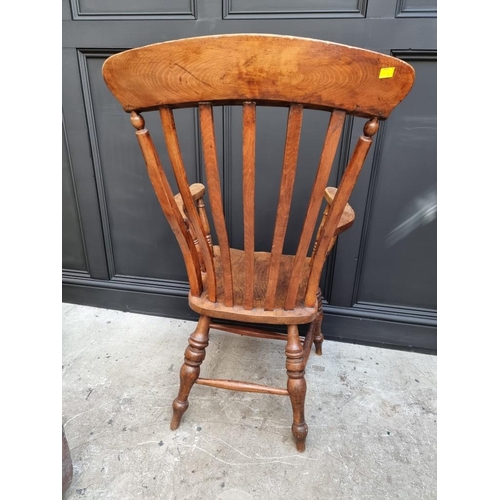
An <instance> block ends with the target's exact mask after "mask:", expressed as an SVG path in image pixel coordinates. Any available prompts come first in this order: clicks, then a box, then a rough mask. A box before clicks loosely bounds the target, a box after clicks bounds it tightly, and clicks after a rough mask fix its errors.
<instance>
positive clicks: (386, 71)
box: [378, 67, 396, 78]
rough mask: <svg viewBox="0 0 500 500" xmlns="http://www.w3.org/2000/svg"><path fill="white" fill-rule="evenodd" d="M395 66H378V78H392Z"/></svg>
mask: <svg viewBox="0 0 500 500" xmlns="http://www.w3.org/2000/svg"><path fill="white" fill-rule="evenodd" d="M395 69H396V68H394V67H393V68H380V73H379V74H378V77H379V78H392V77H393V76H394V70H395Z"/></svg>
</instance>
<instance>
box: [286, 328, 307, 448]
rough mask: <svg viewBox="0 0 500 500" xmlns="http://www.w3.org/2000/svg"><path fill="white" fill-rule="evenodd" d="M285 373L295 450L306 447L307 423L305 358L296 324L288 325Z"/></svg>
mask: <svg viewBox="0 0 500 500" xmlns="http://www.w3.org/2000/svg"><path fill="white" fill-rule="evenodd" d="M285 352H286V373H287V375H288V384H287V389H288V394H289V396H290V401H291V403H292V410H293V424H292V433H293V435H294V436H295V439H296V444H297V450H298V451H304V450H305V449H306V436H307V424H306V422H305V419H304V403H305V399H306V389H307V387H306V380H305V378H304V370H305V360H304V352H303V349H302V344H301V343H300V338H299V329H298V327H297V325H288V340H287V344H286V350H285Z"/></svg>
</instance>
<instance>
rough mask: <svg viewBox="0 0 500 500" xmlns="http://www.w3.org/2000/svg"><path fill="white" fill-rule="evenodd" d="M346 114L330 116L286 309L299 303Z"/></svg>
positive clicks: (294, 265) (341, 112) (295, 261)
mask: <svg viewBox="0 0 500 500" xmlns="http://www.w3.org/2000/svg"><path fill="white" fill-rule="evenodd" d="M344 120H345V112H344V111H338V110H335V111H333V112H332V114H331V115H330V121H329V123H328V128H327V131H326V137H325V142H324V144H323V150H322V152H321V157H320V161H319V165H318V170H317V172H316V178H315V179H314V184H313V189H312V192H311V197H310V199H309V205H308V207H307V212H306V217H305V219H304V224H303V226H302V233H301V235H300V240H299V244H298V247H297V252H296V254H295V259H294V261H293V268H292V273H291V278H290V283H289V285H288V292H287V296H286V299H285V309H293V308H294V307H295V304H296V301H297V293H298V291H299V286H300V283H301V280H302V273H303V269H304V265H305V263H306V257H307V250H308V248H309V245H310V243H311V238H312V235H313V232H314V226H315V223H316V220H317V219H318V213H319V210H320V208H321V201H322V196H323V192H324V190H325V188H326V184H327V182H328V177H329V176H330V172H331V170H332V165H333V159H334V157H335V152H336V151H337V145H338V143H339V139H340V136H341V134H342V127H343V125H344Z"/></svg>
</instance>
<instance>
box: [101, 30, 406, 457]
mask: <svg viewBox="0 0 500 500" xmlns="http://www.w3.org/2000/svg"><path fill="white" fill-rule="evenodd" d="M103 76H104V80H105V81H106V84H107V85H108V87H109V89H110V90H111V92H112V93H113V94H114V96H115V97H116V98H117V99H118V101H119V102H120V103H121V105H122V106H123V109H124V110H125V111H126V112H128V113H130V114H131V121H132V125H133V126H134V127H135V128H136V129H137V131H136V136H137V139H138V141H139V145H140V148H141V150H142V154H143V156H144V160H145V163H146V167H147V171H148V174H149V177H150V179H151V182H152V185H153V187H154V190H155V193H156V196H157V197H158V200H159V202H160V205H161V208H162V210H163V212H164V214H165V217H166V218H167V220H168V222H169V223H170V225H171V227H172V230H173V232H174V233H175V236H176V238H177V241H178V243H179V246H180V249H181V251H182V254H183V257H184V260H185V264H186V269H187V275H188V279H189V286H190V292H189V299H188V300H189V305H190V307H191V308H192V309H193V310H194V311H196V312H197V313H199V314H200V319H199V321H198V325H197V327H196V329H195V331H194V333H192V334H191V336H190V338H189V345H188V347H187V349H186V351H185V359H184V364H183V366H182V368H181V370H180V389H179V394H178V396H177V398H176V399H175V400H174V402H173V418H172V421H171V428H172V429H176V428H177V427H178V426H179V423H180V420H181V417H182V415H183V414H184V412H185V411H186V410H187V408H188V395H189V392H190V390H191V388H192V386H193V384H194V383H198V384H201V385H208V386H212V387H219V388H223V389H232V390H236V391H248V392H261V393H268V394H277V395H282V396H289V397H290V400H291V405H292V410H293V424H292V433H293V435H294V436H295V438H296V444H297V450H299V451H304V449H305V439H306V435H307V424H306V422H305V419H304V400H305V394H306V381H305V379H304V372H305V367H306V362H307V359H308V357H309V353H310V350H311V345H312V343H313V342H314V345H315V349H316V353H317V354H321V345H322V342H323V335H322V333H321V321H322V317H323V314H322V308H321V300H322V299H321V291H320V290H319V281H320V275H321V271H322V268H323V265H324V263H325V260H326V258H327V255H328V253H329V252H330V250H331V248H332V246H333V244H334V242H335V240H336V238H337V236H338V235H339V234H340V233H341V232H342V231H345V230H346V229H347V228H349V227H350V226H351V225H352V223H353V221H354V211H353V210H352V208H351V207H350V206H349V205H348V203H347V202H348V200H349V196H350V195H351V192H352V190H353V188H354V185H355V183H356V180H357V178H358V175H359V173H360V170H361V167H362V165H363V162H364V160H365V158H366V156H367V153H368V150H369V148H370V146H371V144H372V141H373V139H372V138H373V136H374V134H375V133H376V132H377V130H378V127H379V121H380V120H384V119H386V118H387V117H388V116H389V114H390V113H391V111H392V110H393V108H394V107H395V106H396V105H397V104H398V103H399V102H401V101H402V99H404V97H405V96H406V95H407V93H408V92H409V91H410V89H411V87H412V84H413V79H414V70H413V68H412V67H411V66H410V65H408V64H407V63H405V62H403V61H401V60H399V59H396V58H394V57H390V56H387V55H383V54H378V53H376V52H371V51H368V50H362V49H359V48H354V47H348V46H345V45H339V44H336V43H331V42H324V41H319V40H312V39H305V38H297V37H291V36H276V35H257V34H242V35H220V36H219V35H217V36H206V37H198V38H187V39H183V40H176V41H170V42H164V43H158V44H154V45H149V46H146V47H141V48H137V49H132V50H127V51H125V52H122V53H120V54H117V55H114V56H111V57H110V58H109V59H107V60H106V62H105V64H104V66H103ZM217 105H236V106H242V108H243V130H242V134H243V165H242V168H243V186H242V187H243V200H242V203H243V214H244V248H243V249H242V250H241V249H236V248H230V246H229V241H228V234H227V230H226V224H225V218H224V211H223V205H222V194H221V185H220V180H219V166H218V162H217V155H216V143H215V132H214V119H213V106H217ZM257 105H266V106H286V107H288V123H287V131H286V141H285V151H284V159H283V166H282V174H281V188H280V194H279V204H278V209H277V214H276V219H275V227H274V237H273V241H272V247H271V252H256V251H255V248H254V241H255V234H254V233H255V221H254V214H255V203H254V201H255V200H254V198H255V130H256V126H255V124H256V106H257ZM179 107H198V110H199V120H200V128H201V136H202V146H203V154H204V161H205V172H206V179H207V188H208V189H207V190H208V198H209V202H210V207H211V212H212V217H213V224H214V226H215V232H216V234H217V240H218V245H213V244H212V237H211V229H210V226H209V222H208V218H207V215H206V212H205V205H204V199H203V197H204V194H205V186H203V185H202V184H193V185H191V186H190V185H189V183H188V180H187V175H186V171H185V169H184V164H183V159H182V156H181V150H180V147H179V141H178V137H177V133H176V128H175V123H174V115H173V111H172V110H173V109H174V108H179ZM305 108H312V109H319V110H324V111H325V112H327V113H329V124H328V128H327V132H326V137H325V141H324V145H323V149H322V152H321V157H320V161H319V165H318V168H317V170H316V171H313V170H312V169H311V176H312V175H315V179H314V184H313V188H312V192H311V195H310V199H309V204H308V206H307V212H306V213H305V218H304V223H303V227H302V232H301V236H300V240H299V243H298V246H297V249H296V252H295V254H294V255H284V254H283V245H284V240H285V233H286V229H287V224H288V222H289V214H290V206H291V198H292V190H293V186H294V178H295V171H296V165H297V156H298V148H299V139H300V132H301V124H302V116H303V110H304V109H305ZM146 110H147V111H149V110H159V113H160V117H161V123H162V128H163V133H164V136H165V141H166V145H167V149H168V153H169V156H170V160H171V164H172V168H173V172H174V175H175V179H176V182H177V187H178V191H179V194H176V195H174V192H173V191H172V188H171V186H170V184H169V182H168V180H167V177H166V176H165V173H164V170H163V167H162V166H161V164H160V160H159V157H158V154H157V152H156V149H155V146H154V144H153V141H152V138H151V136H150V134H149V132H148V130H147V129H146V128H145V122H144V119H143V118H142V116H141V115H140V114H139V113H140V112H141V111H146ZM348 115H353V116H358V117H364V118H367V119H368V121H367V122H366V124H365V126H364V132H363V135H361V137H359V139H358V142H357V144H356V147H355V149H354V152H353V154H352V157H351V158H350V160H349V163H348V165H347V168H346V170H345V173H344V175H343V178H342V180H341V182H340V185H339V187H338V189H336V188H333V187H327V182H328V177H329V174H330V170H331V167H332V163H333V159H334V156H335V152H336V149H337V145H338V143H339V138H340V136H341V132H342V128H343V124H344V121H345V118H346V116H348ZM233 168H239V166H237V165H233ZM276 168H279V166H278V165H276ZM323 198H324V199H325V200H326V210H325V211H324V213H323V217H322V220H321V224H320V226H319V231H317V235H316V240H315V242H314V245H313V249H312V252H310V255H308V250H309V248H310V245H311V239H312V237H313V233H314V228H315V226H316V223H317V220H318V217H319V213H320V209H321V204H322V200H323ZM217 319H219V320H221V319H222V320H236V321H237V322H240V323H241V322H242V323H253V324H274V325H286V326H287V334H286V335H285V334H279V333H269V332H265V331H261V330H257V329H256V328H255V327H253V328H251V327H237V326H228V325H227V324H220V323H217V322H215V321H214V320H217ZM306 323H309V324H310V325H309V328H308V331H307V335H306V336H305V338H301V337H300V336H299V330H298V325H300V324H306ZM211 327H212V328H217V329H220V330H226V331H230V332H236V333H238V334H241V335H250V336H254V337H255V336H256V337H261V338H273V339H276V338H279V339H285V340H286V349H285V353H286V370H287V375H288V383H287V387H286V389H284V388H276V387H269V386H265V385H260V384H255V383H249V382H241V381H236V380H220V379H219V380H215V379H206V378H200V377H199V374H200V365H201V363H202V362H203V359H204V358H205V349H206V347H207V346H208V336H209V329H210V328H211Z"/></svg>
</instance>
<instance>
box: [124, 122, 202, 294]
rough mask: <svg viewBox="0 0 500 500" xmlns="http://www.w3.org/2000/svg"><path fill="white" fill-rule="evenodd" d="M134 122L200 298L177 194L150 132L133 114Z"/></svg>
mask: <svg viewBox="0 0 500 500" xmlns="http://www.w3.org/2000/svg"><path fill="white" fill-rule="evenodd" d="M131 121H132V124H133V125H134V127H135V128H136V129H137V132H136V136H137V140H138V141H139V146H140V148H141V151H142V155H143V157H144V162H145V163H146V168H147V171H148V175H149V178H150V180H151V184H152V185H153V189H154V191H155V193H156V196H157V198H158V201H159V202H160V206H161V208H162V210H163V213H164V214H165V217H166V219H167V220H168V222H169V223H170V227H171V228H172V231H173V232H174V234H175V237H176V238H177V241H178V243H179V246H180V249H181V252H182V256H183V257H184V261H185V263H186V269H187V273H188V279H189V287H190V288H191V293H192V294H193V295H195V296H197V297H199V296H200V295H201V292H202V282H201V273H200V266H199V262H198V258H197V251H196V248H195V246H194V242H193V240H192V238H191V236H190V235H189V233H188V230H187V228H186V225H185V224H184V221H183V219H182V215H181V213H180V212H179V210H178V209H177V205H176V203H175V199H174V194H173V192H172V189H171V188H170V184H169V182H168V180H167V177H166V176H165V171H164V170H163V166H162V165H161V162H160V159H159V157H158V153H157V151H156V148H155V146H154V143H153V139H152V138H151V136H150V134H149V131H148V130H147V129H145V128H144V119H143V118H142V117H140V116H139V115H137V114H135V113H133V114H132V117H131Z"/></svg>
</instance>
